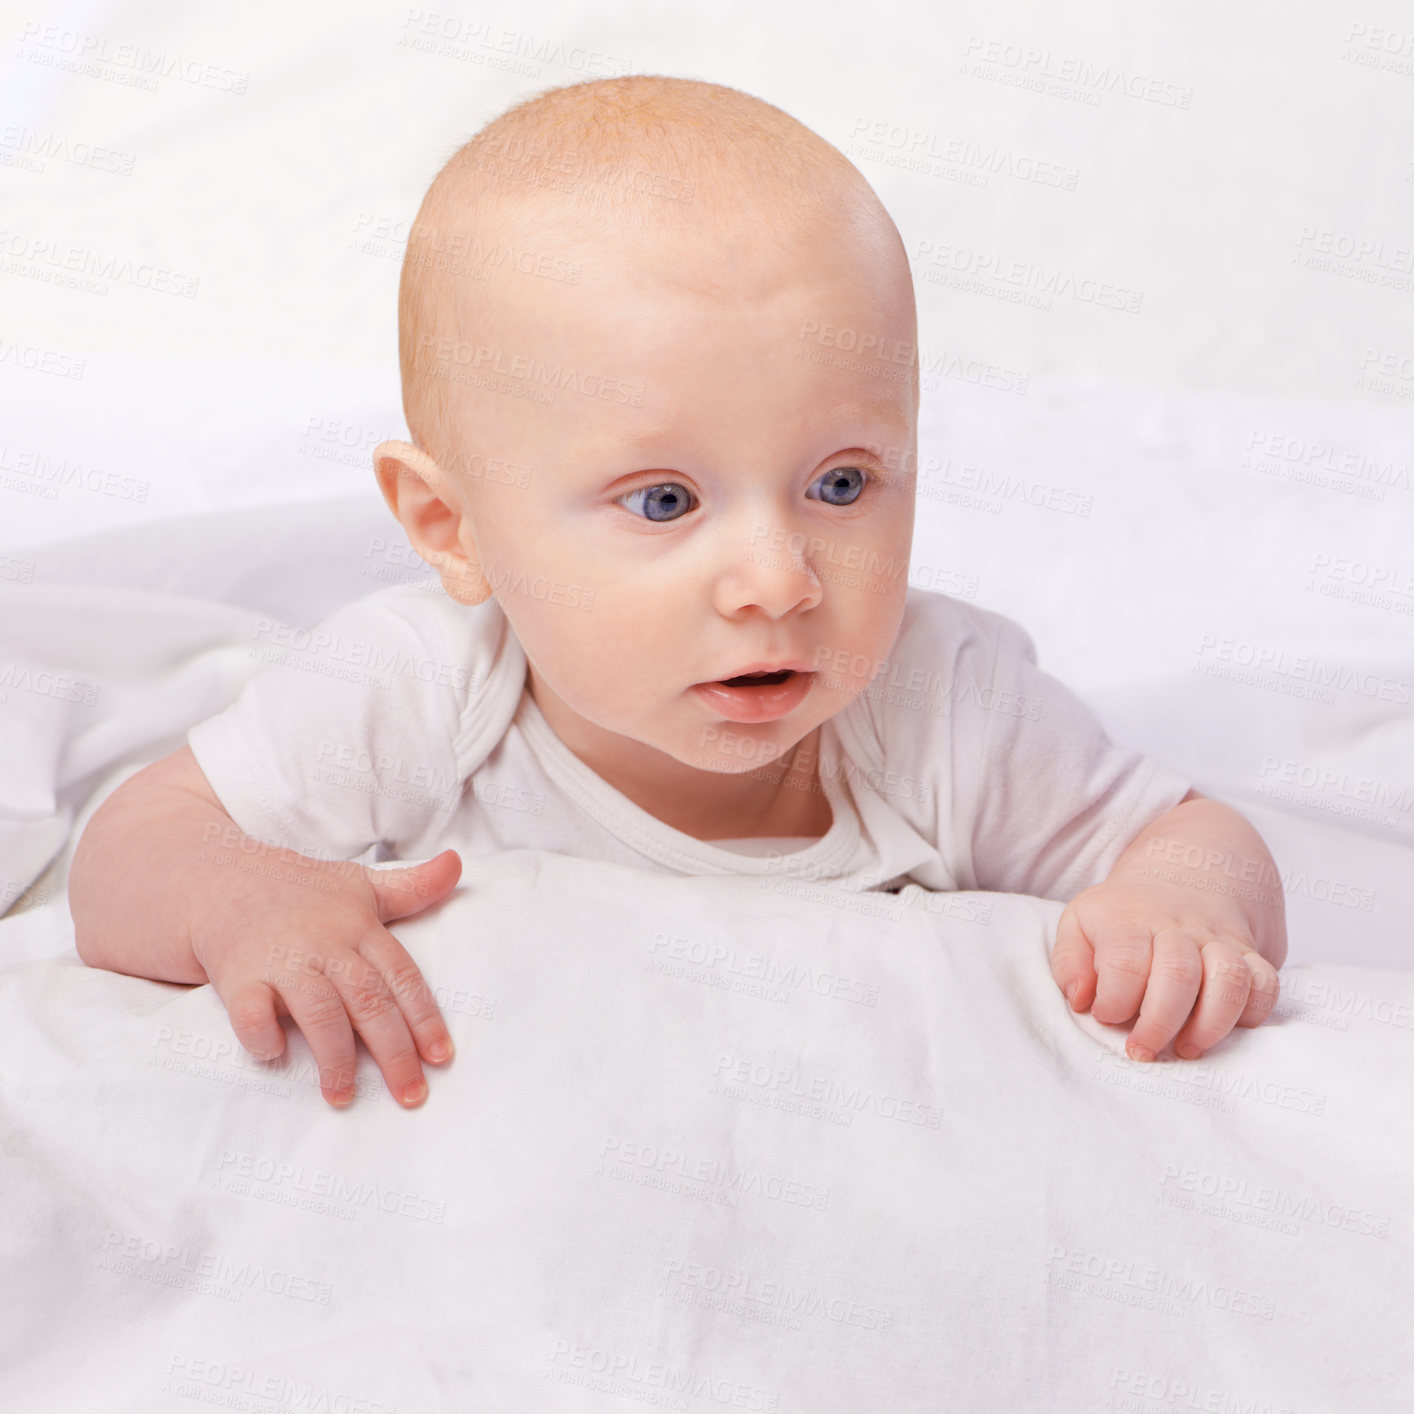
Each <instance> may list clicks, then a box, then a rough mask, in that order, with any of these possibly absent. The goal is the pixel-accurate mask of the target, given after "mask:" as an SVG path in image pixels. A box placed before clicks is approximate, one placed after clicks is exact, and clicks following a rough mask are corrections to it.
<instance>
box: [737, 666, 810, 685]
mask: <svg viewBox="0 0 1414 1414" xmlns="http://www.w3.org/2000/svg"><path fill="white" fill-rule="evenodd" d="M794 671H795V670H794V669H793V668H781V669H780V670H779V671H777V672H774V673H741V674H739V675H738V676H736V677H734V678H719V679H718V681H719V682H721V683H723V684H725V685H726V686H727V687H774V686H775V685H776V684H777V683H783V682H784V681H785V680H786V679H787V678H788V677H790V676H791V674H792V673H793V672H794Z"/></svg>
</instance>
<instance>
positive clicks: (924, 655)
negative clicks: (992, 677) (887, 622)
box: [887, 585, 1035, 673]
mask: <svg viewBox="0 0 1414 1414" xmlns="http://www.w3.org/2000/svg"><path fill="white" fill-rule="evenodd" d="M1002 653H1021V654H1023V655H1024V656H1027V657H1030V658H1031V659H1033V661H1034V658H1035V647H1034V645H1033V644H1032V642H1031V637H1030V635H1029V634H1028V633H1027V632H1026V630H1025V629H1024V628H1022V627H1021V625H1020V624H1018V623H1017V622H1016V621H1015V620H1014V619H1010V618H1008V617H1007V616H1006V615H1005V614H1001V613H998V612H997V611H996V610H995V609H986V608H983V607H982V606H981V605H980V604H974V603H972V602H971V601H970V600H967V599H959V598H956V597H954V596H953V595H951V594H941V593H939V592H938V591H936V590H933V589H921V588H919V587H918V586H917V585H909V587H908V596H907V599H906V601H905V604H904V611H903V619H902V621H901V622H900V624H899V631H898V635H897V637H896V638H895V639H894V646H893V648H892V649H891V650H890V652H889V653H888V655H887V662H888V664H889V665H890V667H894V668H899V667H904V668H908V669H917V668H919V667H926V668H927V669H928V670H929V671H931V672H933V673H938V672H941V671H945V670H946V669H948V668H950V667H957V666H960V665H962V664H966V665H968V666H969V667H973V668H977V667H978V666H979V665H986V664H991V663H994V662H995V661H996V660H997V658H998V656H999V655H1000V654H1002Z"/></svg>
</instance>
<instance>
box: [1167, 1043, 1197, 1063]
mask: <svg viewBox="0 0 1414 1414" xmlns="http://www.w3.org/2000/svg"><path fill="white" fill-rule="evenodd" d="M1173 1050H1174V1054H1175V1055H1178V1056H1182V1057H1183V1059H1184V1060H1197V1059H1198V1057H1199V1056H1201V1055H1202V1054H1203V1051H1202V1049H1201V1047H1198V1046H1195V1045H1194V1044H1193V1042H1192V1041H1177V1042H1175V1043H1174V1048H1173Z"/></svg>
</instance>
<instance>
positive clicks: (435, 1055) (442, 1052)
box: [427, 1041, 452, 1065]
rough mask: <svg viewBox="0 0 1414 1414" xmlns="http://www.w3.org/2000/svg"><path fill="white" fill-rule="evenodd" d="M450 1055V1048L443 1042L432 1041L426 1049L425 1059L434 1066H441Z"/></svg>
mask: <svg viewBox="0 0 1414 1414" xmlns="http://www.w3.org/2000/svg"><path fill="white" fill-rule="evenodd" d="M451 1054H452V1048H451V1047H450V1046H449V1045H448V1044H447V1043H446V1042H445V1041H433V1043H432V1044H431V1045H430V1046H429V1047H428V1048H427V1058H428V1059H429V1060H430V1061H432V1063H433V1064H434V1065H441V1063H442V1062H443V1061H444V1060H446V1059H447V1057H448V1056H450V1055H451Z"/></svg>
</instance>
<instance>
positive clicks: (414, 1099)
mask: <svg viewBox="0 0 1414 1414" xmlns="http://www.w3.org/2000/svg"><path fill="white" fill-rule="evenodd" d="M426 1095H427V1082H426V1081H425V1080H413V1081H410V1082H409V1083H408V1084H407V1085H405V1086H403V1104H405V1105H416V1104H420V1103H421V1102H422V1100H423V1099H425V1098H426Z"/></svg>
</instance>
